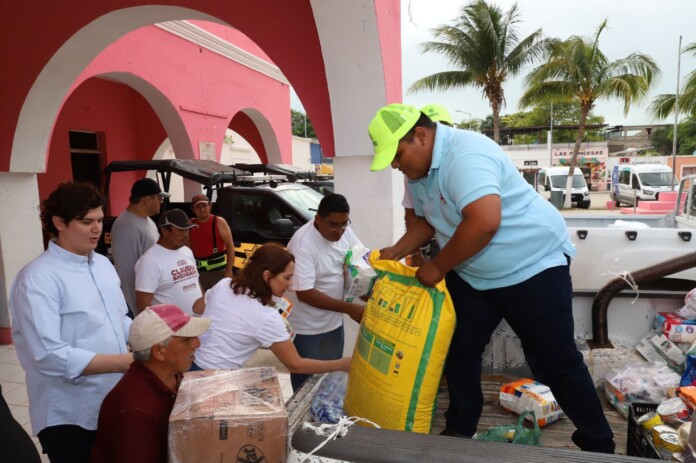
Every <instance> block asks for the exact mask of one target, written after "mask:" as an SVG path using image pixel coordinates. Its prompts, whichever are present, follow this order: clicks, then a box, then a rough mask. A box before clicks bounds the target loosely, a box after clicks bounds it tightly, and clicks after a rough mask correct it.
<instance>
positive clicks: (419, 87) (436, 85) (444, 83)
mask: <svg viewBox="0 0 696 463" xmlns="http://www.w3.org/2000/svg"><path fill="white" fill-rule="evenodd" d="M477 84H478V82H477V80H476V76H475V75H474V74H473V73H471V72H468V71H446V72H438V73H437V74H432V75H429V76H427V77H423V78H422V79H419V80H417V81H415V82H414V83H413V84H411V86H410V87H409V89H408V91H407V93H409V94H411V93H415V92H420V91H424V90H428V91H433V90H438V91H445V90H451V89H454V88H457V87H466V86H468V85H477Z"/></svg>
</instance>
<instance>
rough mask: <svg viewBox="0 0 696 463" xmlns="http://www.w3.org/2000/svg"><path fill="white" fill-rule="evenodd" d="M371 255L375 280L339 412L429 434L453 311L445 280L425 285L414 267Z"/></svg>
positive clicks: (453, 317)
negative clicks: (432, 284)
mask: <svg viewBox="0 0 696 463" xmlns="http://www.w3.org/2000/svg"><path fill="white" fill-rule="evenodd" d="M378 256H379V251H374V252H373V253H372V254H371V255H370V259H369V261H370V264H371V265H372V266H373V268H374V269H375V271H376V272H377V275H378V279H377V281H376V283H375V286H374V289H373V291H372V293H371V295H370V299H369V301H368V303H367V306H366V307H365V313H364V314H363V319H362V323H361V325H360V332H359V334H358V339H357V340H356V343H355V351H354V353H353V362H352V364H351V367H350V373H349V375H348V388H347V390H346V400H345V403H344V406H343V408H344V410H345V412H346V415H348V416H359V417H362V418H367V419H369V420H371V421H373V422H375V423H377V424H378V425H379V426H381V427H383V428H386V429H395V430H401V431H414V432H422V433H428V432H430V427H431V423H432V418H433V415H434V410H435V405H436V403H435V402H436V401H435V399H436V397H437V390H438V385H439V383H440V377H441V376H442V370H443V368H444V365H445V358H446V356H447V351H448V349H449V343H450V340H451V339H452V333H453V332H454V323H455V314H454V307H453V305H452V299H451V298H450V296H449V293H448V292H447V288H446V287H445V282H444V281H442V282H440V283H439V284H438V285H437V286H436V287H435V288H427V287H424V286H422V285H421V284H420V283H418V280H417V279H416V278H415V274H416V270H417V269H415V268H412V267H408V266H406V265H403V264H401V263H399V262H395V261H389V260H378V259H377V258H378Z"/></svg>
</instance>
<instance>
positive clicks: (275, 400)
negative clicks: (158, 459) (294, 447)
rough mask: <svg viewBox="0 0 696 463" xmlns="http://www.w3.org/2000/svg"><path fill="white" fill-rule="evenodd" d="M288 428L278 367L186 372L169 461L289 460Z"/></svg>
mask: <svg viewBox="0 0 696 463" xmlns="http://www.w3.org/2000/svg"><path fill="white" fill-rule="evenodd" d="M287 434H288V415H287V411H286V409H285V404H284V403H283V395H282V393H281V388H280V383H279V382H278V375H277V374H276V371H275V368H268V367H264V368H246V369H241V370H235V371H232V370H204V371H196V372H187V373H186V374H185V375H184V379H183V381H182V382H181V386H180V387H179V394H178V395H177V398H176V402H175V403H174V409H173V410H172V413H171V416H170V417H169V461H170V462H172V463H194V462H195V463H199V462H213V461H214V462H216V463H225V462H234V463H236V462H240V461H255V462H261V461H262V462H264V463H284V462H285V459H286V455H287Z"/></svg>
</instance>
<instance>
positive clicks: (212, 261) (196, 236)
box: [189, 194, 234, 291]
mask: <svg viewBox="0 0 696 463" xmlns="http://www.w3.org/2000/svg"><path fill="white" fill-rule="evenodd" d="M191 209H193V213H194V214H196V217H194V218H193V219H191V223H193V224H196V225H198V228H194V229H192V230H191V232H190V235H189V243H190V247H191V251H193V256H194V257H195V258H196V265H197V266H198V273H199V275H200V282H201V286H202V287H203V291H207V290H208V289H210V288H212V287H213V286H215V285H216V284H217V282H218V281H220V280H222V279H223V278H232V267H233V266H234V242H233V240H232V229H230V226H229V225H228V224H227V221H226V220H225V219H224V218H222V217H220V216H217V215H213V214H211V213H210V199H208V197H207V196H206V195H202V194H199V195H196V196H194V197H193V198H192V199H191Z"/></svg>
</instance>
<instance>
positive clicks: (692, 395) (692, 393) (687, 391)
mask: <svg viewBox="0 0 696 463" xmlns="http://www.w3.org/2000/svg"><path fill="white" fill-rule="evenodd" d="M677 397H679V398H681V399H682V400H683V401H684V403H685V404H686V406H687V407H689V409H690V410H693V409H695V408H696V387H694V386H685V387H678V388H677Z"/></svg>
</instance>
